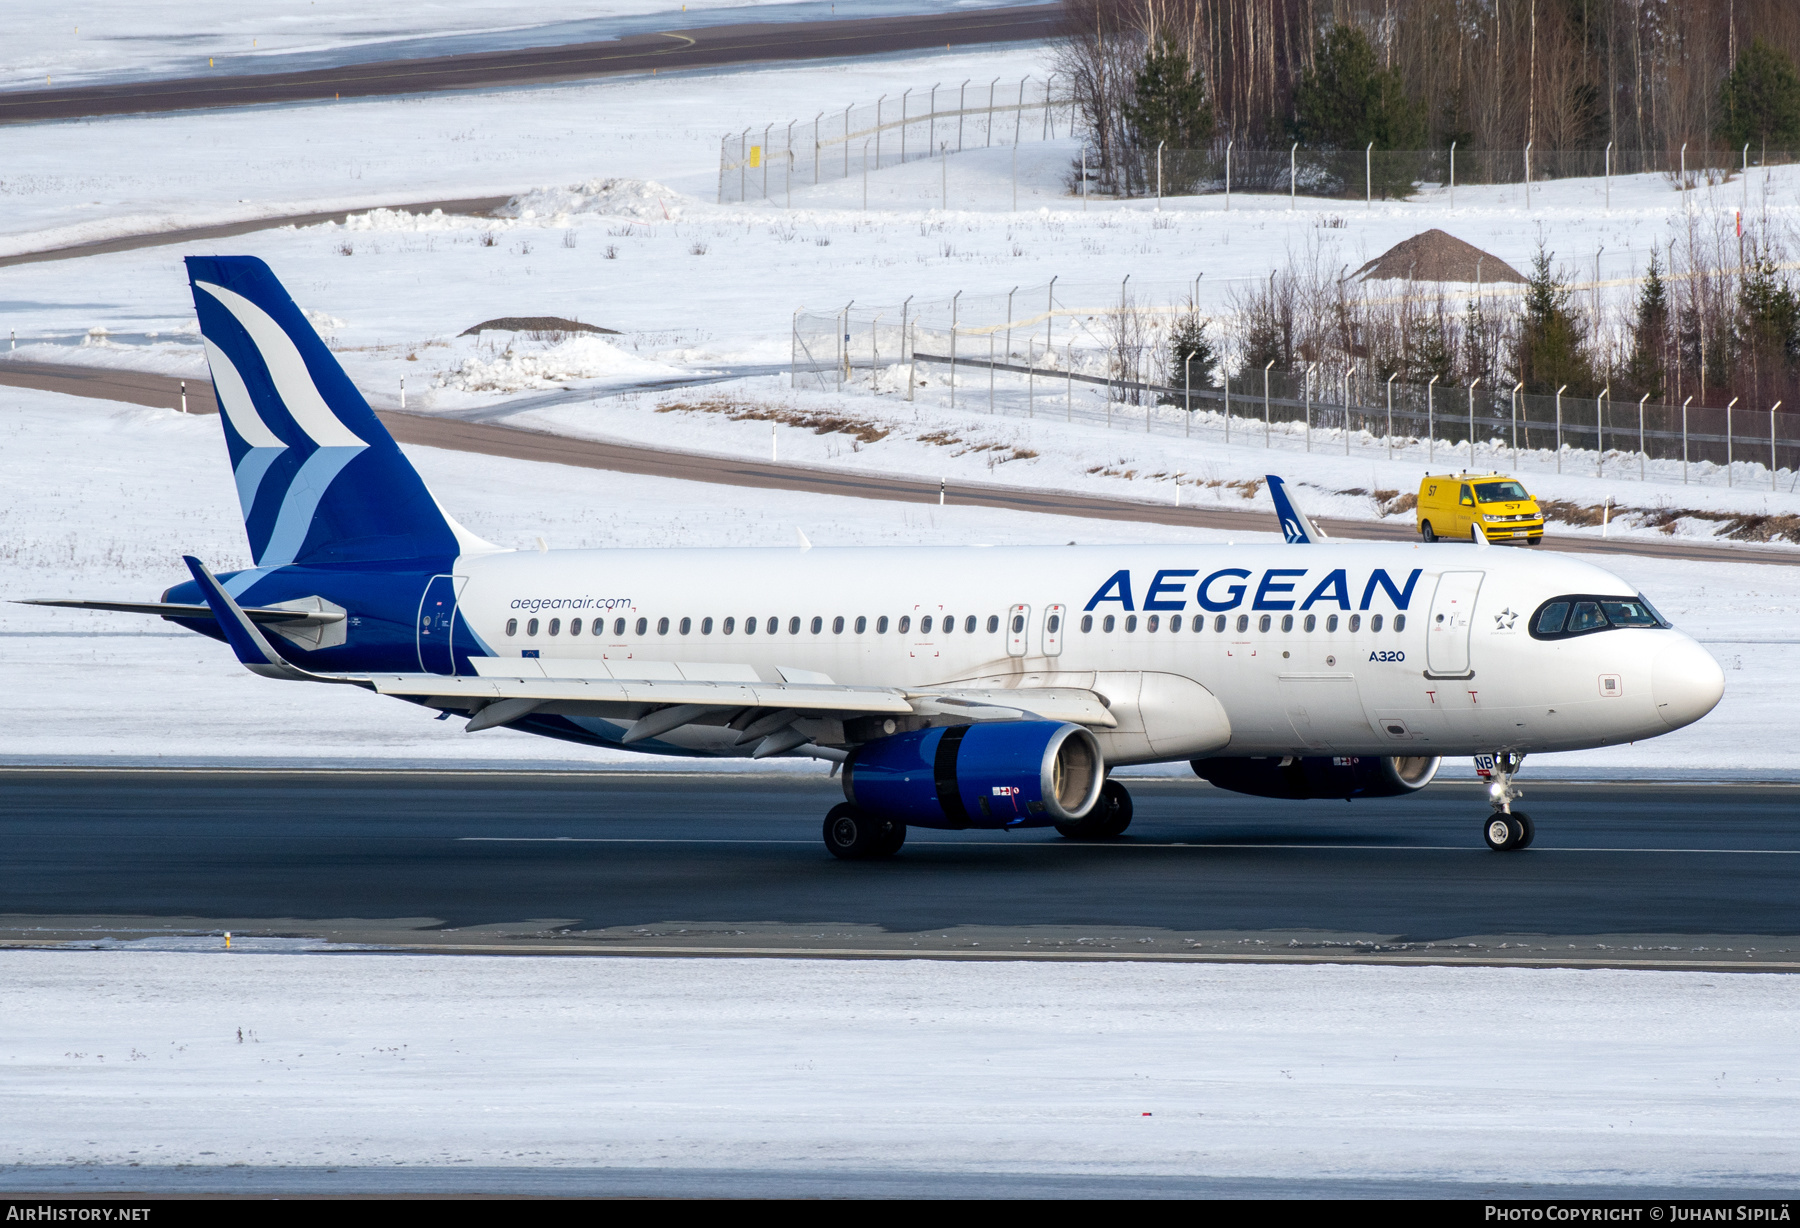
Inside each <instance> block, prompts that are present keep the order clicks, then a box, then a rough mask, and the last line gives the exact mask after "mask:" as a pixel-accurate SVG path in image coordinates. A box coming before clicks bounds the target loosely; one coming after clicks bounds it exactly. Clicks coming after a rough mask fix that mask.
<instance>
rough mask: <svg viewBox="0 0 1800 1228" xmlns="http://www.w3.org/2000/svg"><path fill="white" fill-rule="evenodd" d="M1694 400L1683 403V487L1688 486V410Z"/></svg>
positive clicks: (1691, 398)
mask: <svg viewBox="0 0 1800 1228" xmlns="http://www.w3.org/2000/svg"><path fill="white" fill-rule="evenodd" d="M1693 399H1694V398H1693V397H1689V398H1688V399H1687V400H1686V401H1683V402H1682V403H1681V484H1682V485H1683V486H1686V485H1687V484H1688V480H1687V466H1688V446H1687V439H1688V436H1687V410H1688V405H1689V404H1690V403H1691V402H1692V401H1693Z"/></svg>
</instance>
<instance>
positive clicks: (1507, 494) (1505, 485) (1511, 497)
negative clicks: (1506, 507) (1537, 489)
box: [1475, 482, 1531, 503]
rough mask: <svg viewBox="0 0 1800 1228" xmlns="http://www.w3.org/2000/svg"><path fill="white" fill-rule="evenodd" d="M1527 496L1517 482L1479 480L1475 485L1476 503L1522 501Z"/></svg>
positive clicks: (1527, 497) (1528, 496)
mask: <svg viewBox="0 0 1800 1228" xmlns="http://www.w3.org/2000/svg"><path fill="white" fill-rule="evenodd" d="M1529 498H1531V496H1530V495H1528V494H1526V493H1525V488H1524V487H1523V486H1521V485H1519V484H1518V483H1517V482H1479V483H1477V484H1476V486H1475V501H1476V502H1477V503H1522V502H1524V501H1525V500H1526V499H1529Z"/></svg>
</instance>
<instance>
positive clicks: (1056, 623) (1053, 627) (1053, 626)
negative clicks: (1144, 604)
mask: <svg viewBox="0 0 1800 1228" xmlns="http://www.w3.org/2000/svg"><path fill="white" fill-rule="evenodd" d="M969 621H970V622H971V623H973V622H974V621H975V620H974V618H972V617H971V618H970V619H969ZM1175 621H1176V622H1180V621H1181V615H1179V614H1177V615H1176V616H1175ZM969 630H971V631H973V630H975V628H974V627H970V628H969ZM1044 630H1046V631H1048V632H1049V633H1050V634H1051V635H1055V634H1056V633H1057V632H1058V631H1061V630H1062V615H1060V614H1052V615H1051V616H1050V621H1049V622H1047V623H1045V624H1044Z"/></svg>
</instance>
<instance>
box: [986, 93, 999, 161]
mask: <svg viewBox="0 0 1800 1228" xmlns="http://www.w3.org/2000/svg"><path fill="white" fill-rule="evenodd" d="M999 81H1000V78H999V77H995V78H994V79H993V80H992V81H989V82H988V114H987V146H986V147H987V148H988V149H992V148H993V147H994V86H995V85H997V84H999Z"/></svg>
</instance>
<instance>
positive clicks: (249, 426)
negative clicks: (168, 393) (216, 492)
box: [187, 256, 491, 571]
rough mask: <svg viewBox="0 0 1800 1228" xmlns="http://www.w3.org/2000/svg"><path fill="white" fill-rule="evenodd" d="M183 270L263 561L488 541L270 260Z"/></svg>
mask: <svg viewBox="0 0 1800 1228" xmlns="http://www.w3.org/2000/svg"><path fill="white" fill-rule="evenodd" d="M187 270H188V282H189V284H190V286H191V287H192V289H193V293H194V311H195V313H196V314H197V315H198V317H199V320H200V335H201V338H202V340H203V342H204V344H205V346H206V357H207V361H208V363H209V364H210V365H211V368H212V377H213V388H214V391H215V392H216V393H217V396H218V400H219V407H220V411H221V412H220V418H221V420H222V422H223V425H224V430H225V439H226V443H227V445H228V446H229V448H230V452H231V468H232V472H233V473H234V474H235V475H236V478H237V488H238V502H239V503H240V505H241V506H242V507H243V512H244V528H245V530H246V532H247V533H248V534H249V537H250V550H251V554H252V556H253V557H254V558H255V560H256V566H257V568H258V569H259V571H266V570H268V569H271V568H276V567H284V566H287V565H288V564H290V563H312V564H338V563H367V562H381V561H389V560H392V561H400V560H412V559H446V558H453V557H455V556H456V555H458V554H460V553H462V552H463V551H464V550H465V549H469V548H476V549H479V548H482V547H485V546H486V543H483V542H481V541H480V540H479V539H477V538H474V537H472V536H471V535H470V534H469V533H468V532H467V531H466V530H464V529H462V528H461V526H459V525H457V524H456V522H455V521H453V520H451V519H450V517H449V516H448V515H446V514H445V512H444V511H443V509H442V508H440V507H439V506H438V504H437V500H435V499H433V498H432V496H431V492H430V491H429V490H427V489H426V488H425V483H424V482H423V481H422V480H421V479H420V477H419V475H418V473H417V472H416V471H415V470H414V469H413V467H412V465H411V464H410V463H409V462H408V461H407V459H406V457H405V456H404V455H402V454H401V452H400V448H399V446H398V445H396V444H395V443H394V440H393V437H392V436H391V435H389V434H388V433H387V429H386V428H385V427H383V426H382V425H381V422H380V420H379V419H377V418H376V417H375V412H374V411H373V410H371V409H370V408H369V403H368V402H367V401H366V400H364V399H363V395H362V393H360V392H358V391H357V389H356V386H355V385H354V384H352V383H351V382H350V377H349V376H347V375H345V374H344V369H343V368H342V367H341V366H339V365H338V361H337V359H336V358H334V357H332V354H331V351H330V350H328V349H326V348H325V343H324V342H323V341H322V340H320V338H319V335H318V333H317V332H315V331H314V330H313V327H312V325H311V324H309V323H307V320H306V317H305V315H304V314H302V312H301V310H300V308H299V307H297V306H296V305H295V304H294V300H293V299H292V298H290V297H288V292H287V291H286V290H285V289H283V288H282V285H281V283H280V282H279V281H277V280H276V278H275V274H274V273H273V272H271V271H270V269H269V266H268V265H266V264H264V263H263V262H262V261H261V260H258V259H256V258H255V257H253V256H190V257H188V258H187ZM488 548H491V547H488Z"/></svg>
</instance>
